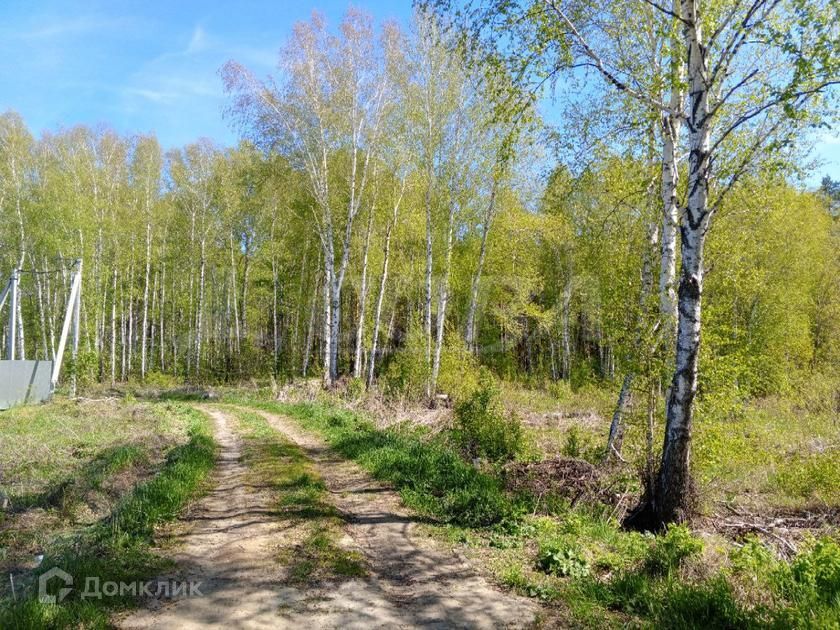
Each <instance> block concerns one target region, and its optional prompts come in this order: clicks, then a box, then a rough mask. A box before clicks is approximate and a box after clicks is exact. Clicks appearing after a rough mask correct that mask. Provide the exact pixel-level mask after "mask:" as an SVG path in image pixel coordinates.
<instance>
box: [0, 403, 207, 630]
mask: <svg viewBox="0 0 840 630" xmlns="http://www.w3.org/2000/svg"><path fill="white" fill-rule="evenodd" d="M157 412H159V413H168V414H173V415H175V416H177V421H173V418H169V419H168V421H169V422H171V423H172V424H173V425H175V424H180V425H182V426H183V430H184V431H185V432H186V435H187V437H188V440H187V441H186V442H185V443H183V444H181V445H179V446H175V447H174V448H171V449H169V450H168V451H167V453H166V458H165V460H164V462H163V463H162V465H161V466H160V468H159V470H158V471H157V473H156V474H155V475H154V476H152V477H151V478H150V479H148V480H147V481H145V482H142V483H140V484H139V485H137V486H136V487H134V488H133V489H132V490H130V491H129V492H128V493H127V494H126V495H125V496H124V497H123V498H122V499H121V500H120V501H119V502H118V503H117V504H116V505H115V506H114V507H113V510H112V511H111V513H110V514H109V515H108V516H107V517H106V518H104V519H102V520H99V521H98V522H96V523H94V524H92V525H89V526H86V527H83V528H81V529H79V530H75V531H72V532H71V533H69V534H66V535H63V536H61V537H58V538H55V539H53V540H51V541H50V542H49V543H48V544H47V545H46V549H45V557H44V560H43V562H42V563H41V565H40V566H39V567H38V568H37V570H36V571H35V572H33V573H32V574H30V575H29V576H28V578H29V579H28V580H26V579H25V580H24V581H23V583H22V584H20V585H19V588H18V589H16V596H17V597H16V599H12V598H6V599H4V600H3V601H2V603H0V627H2V628H16V629H17V628H20V629H24V628H33V629H34V628H71V627H72V628H75V627H86V628H104V627H108V626H109V622H108V614H109V611H110V610H111V609H114V608H119V607H123V606H126V605H129V604H130V603H131V602H132V601H133V597H131V596H130V595H128V594H119V595H117V596H114V597H104V598H102V599H93V598H82V596H81V595H82V590H83V585H84V584H85V581H86V580H85V579H86V578H87V577H96V578H98V579H99V580H100V582H101V583H102V584H104V583H105V582H134V581H138V580H143V579H148V578H149V577H151V576H153V575H154V574H155V573H156V572H157V571H159V570H160V569H161V568H163V567H164V566H165V565H166V564H167V562H166V560H165V559H163V558H161V557H159V556H157V555H155V554H154V553H153V552H152V549H151V543H152V534H153V532H154V528H155V526H156V525H159V524H161V523H163V522H166V521H168V520H171V519H173V518H174V517H175V516H176V515H177V514H178V513H179V511H180V510H181V509H182V508H183V506H184V505H185V504H186V502H187V501H189V500H190V499H191V498H192V497H194V496H195V495H196V493H197V492H199V491H200V489H201V487H202V483H203V481H204V479H205V478H206V476H207V474H208V473H209V472H210V470H211V469H212V468H213V465H214V461H215V444H214V442H213V440H212V437H211V431H210V425H209V421H208V420H207V418H206V417H205V416H204V414H201V413H200V412H198V411H196V410H194V409H192V408H189V407H185V406H173V405H168V406H166V407H165V408H161V409H158V410H157ZM99 422H100V423H101V424H104V425H107V424H108V423H107V422H103V418H99ZM58 428H59V427H56V429H58ZM77 439H93V438H91V437H90V436H85V435H77ZM111 452H112V453H115V454H120V453H121V454H120V455H116V456H114V457H112V458H110V459H108V460H106V461H105V462H102V461H99V462H97V463H95V464H92V465H91V466H89V467H87V468H85V467H76V470H80V469H83V470H91V471H94V472H92V473H90V475H89V476H88V479H89V480H93V481H94V482H96V480H97V479H99V483H102V482H104V480H105V478H106V477H107V475H108V474H109V472H113V471H114V470H115V469H116V467H118V466H119V465H120V462H125V461H127V460H130V459H131V455H130V454H131V452H132V451H120V450H113V451H111ZM94 462H96V460H94ZM74 483H75V482H74ZM52 567H60V568H61V569H63V570H64V571H66V572H67V573H69V574H70V575H72V576H74V588H73V590H72V591H71V592H70V594H69V595H68V596H67V598H66V599H64V600H63V601H61V602H60V603H57V604H44V603H41V602H40V601H39V600H38V599H37V593H36V592H35V588H34V587H35V584H36V581H37V577H38V576H39V575H41V574H43V573H44V572H46V571H48V570H49V569H51V568H52ZM57 582H58V581H57V580H52V581H51V582H50V584H49V586H50V588H52V589H53V590H57V589H58V587H59V586H60V584H58V583H57Z"/></svg>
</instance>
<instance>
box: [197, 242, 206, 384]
mask: <svg viewBox="0 0 840 630" xmlns="http://www.w3.org/2000/svg"><path fill="white" fill-rule="evenodd" d="M206 241H207V239H206V237H205V236H204V235H202V237H201V267H200V269H199V272H198V305H197V309H196V310H197V313H196V323H195V373H196V375H197V376H200V374H201V337H202V330H203V328H202V325H203V323H204V319H203V318H204V276H205V267H206V266H207V260H206V255H205V249H206V245H207V242H206Z"/></svg>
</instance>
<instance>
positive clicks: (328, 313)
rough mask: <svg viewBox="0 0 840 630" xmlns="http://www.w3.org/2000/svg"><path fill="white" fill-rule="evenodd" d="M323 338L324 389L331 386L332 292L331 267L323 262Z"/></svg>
mask: <svg viewBox="0 0 840 630" xmlns="http://www.w3.org/2000/svg"><path fill="white" fill-rule="evenodd" d="M323 289H324V336H323V339H322V343H323V344H324V375H323V381H324V387H329V386H330V385H331V384H332V368H331V366H330V362H331V361H332V348H331V346H332V322H331V321H330V319H331V317H332V308H331V304H330V293H331V291H332V265H330V264H329V262H327V261H326V260H325V265H324V287H323Z"/></svg>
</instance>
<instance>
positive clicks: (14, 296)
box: [6, 269, 18, 361]
mask: <svg viewBox="0 0 840 630" xmlns="http://www.w3.org/2000/svg"><path fill="white" fill-rule="evenodd" d="M17 285H18V270H17V269H13V270H12V279H11V280H9V291H10V294H11V295H10V299H9V338H8V342H7V343H6V358H7V359H8V360H9V361H14V360H15V341H16V338H17V335H16V333H17V330H16V328H17V310H18V306H17V302H18V286H17Z"/></svg>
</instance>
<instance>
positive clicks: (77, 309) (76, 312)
mask: <svg viewBox="0 0 840 630" xmlns="http://www.w3.org/2000/svg"><path fill="white" fill-rule="evenodd" d="M76 265H77V267H78V271H77V273H78V274H79V275H78V280H77V281H76V282H77V285H78V288H77V290H76V301H75V302H74V303H73V380H72V383H71V385H70V395H71V396H73V397H75V396H76V373H77V372H78V365H77V363H76V359H77V358H78V356H79V319H80V316H81V311H82V259H81V258H80V259H78V260H77V261H76Z"/></svg>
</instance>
